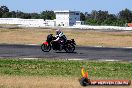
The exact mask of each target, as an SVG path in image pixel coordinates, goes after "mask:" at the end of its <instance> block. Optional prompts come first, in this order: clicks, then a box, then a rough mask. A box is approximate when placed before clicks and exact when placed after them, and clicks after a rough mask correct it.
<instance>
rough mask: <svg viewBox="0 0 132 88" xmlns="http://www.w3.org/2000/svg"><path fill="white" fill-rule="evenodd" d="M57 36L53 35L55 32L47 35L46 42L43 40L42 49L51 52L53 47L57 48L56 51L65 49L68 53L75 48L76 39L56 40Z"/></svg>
mask: <svg viewBox="0 0 132 88" xmlns="http://www.w3.org/2000/svg"><path fill="white" fill-rule="evenodd" d="M55 39H56V37H54V36H53V34H50V35H48V36H47V40H46V42H43V44H42V45H41V49H42V51H44V52H49V51H50V50H51V49H53V50H56V51H62V50H65V51H66V52H67V53H72V52H74V50H75V45H76V43H75V41H74V39H71V40H67V41H66V42H61V40H60V41H59V42H54V41H53V40H55Z"/></svg>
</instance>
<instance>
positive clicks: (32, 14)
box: [30, 13, 40, 19]
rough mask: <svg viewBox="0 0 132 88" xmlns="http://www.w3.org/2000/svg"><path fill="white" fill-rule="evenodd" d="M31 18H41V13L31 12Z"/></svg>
mask: <svg viewBox="0 0 132 88" xmlns="http://www.w3.org/2000/svg"><path fill="white" fill-rule="evenodd" d="M30 15H31V19H39V18H40V14H38V13H31V14H30Z"/></svg>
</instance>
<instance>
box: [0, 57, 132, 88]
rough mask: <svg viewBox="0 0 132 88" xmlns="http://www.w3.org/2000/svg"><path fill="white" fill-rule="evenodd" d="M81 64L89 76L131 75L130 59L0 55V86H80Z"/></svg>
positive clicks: (63, 87)
mask: <svg viewBox="0 0 132 88" xmlns="http://www.w3.org/2000/svg"><path fill="white" fill-rule="evenodd" d="M82 66H83V67H85V70H87V71H88V72H89V77H90V79H132V74H131V73H132V63H131V62H97V61H64V60H21V59H0V88H53V87H54V88H83V87H81V86H80V84H79V82H78V78H80V70H81V67H82ZM131 87H132V86H90V88H131Z"/></svg>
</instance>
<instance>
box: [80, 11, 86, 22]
mask: <svg viewBox="0 0 132 88" xmlns="http://www.w3.org/2000/svg"><path fill="white" fill-rule="evenodd" d="M80 20H81V21H85V15H84V14H83V13H82V12H81V13H80Z"/></svg>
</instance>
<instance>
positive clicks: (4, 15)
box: [2, 12, 12, 18]
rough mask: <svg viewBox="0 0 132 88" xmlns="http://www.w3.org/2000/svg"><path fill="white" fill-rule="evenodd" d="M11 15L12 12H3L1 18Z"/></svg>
mask: <svg viewBox="0 0 132 88" xmlns="http://www.w3.org/2000/svg"><path fill="white" fill-rule="evenodd" d="M11 17H12V13H11V12H6V13H3V15H2V18H11Z"/></svg>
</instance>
